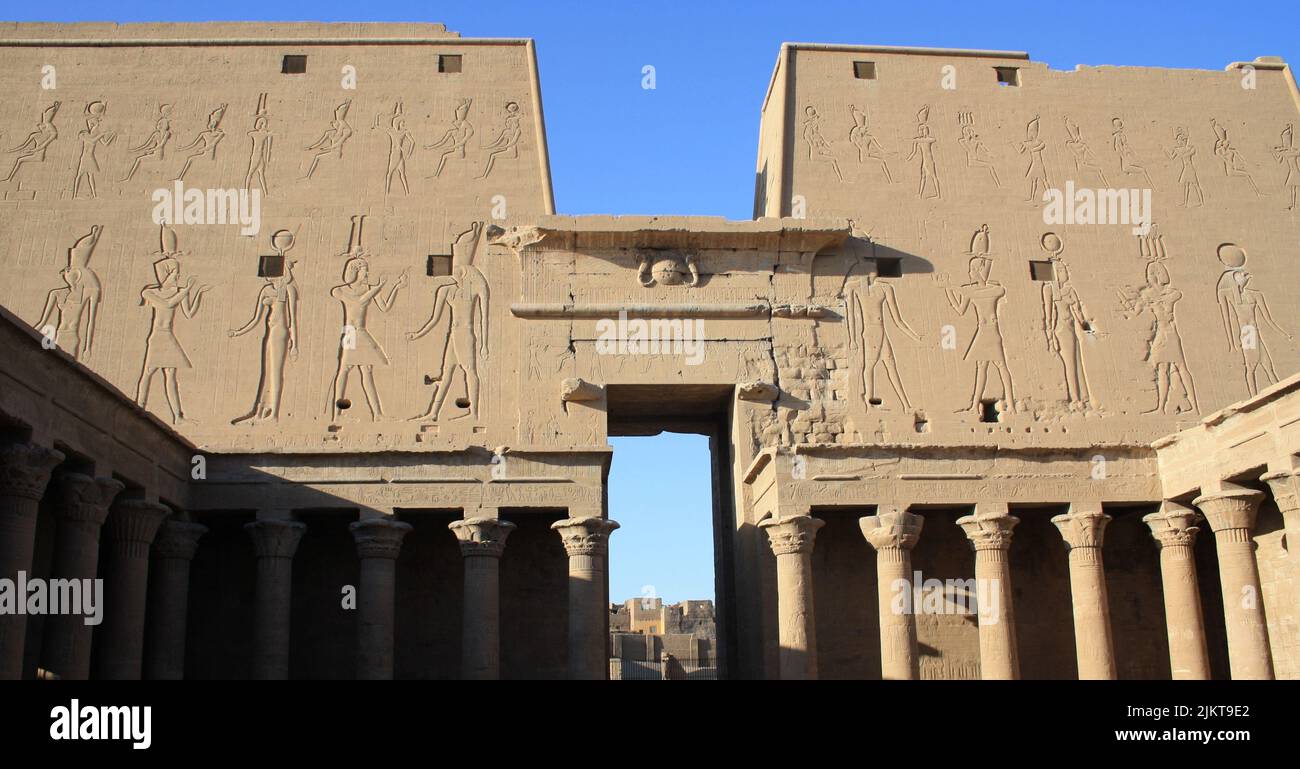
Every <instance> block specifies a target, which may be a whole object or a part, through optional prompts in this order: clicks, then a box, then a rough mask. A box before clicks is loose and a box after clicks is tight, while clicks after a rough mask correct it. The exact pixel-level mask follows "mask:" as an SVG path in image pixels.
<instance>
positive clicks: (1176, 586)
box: [758, 468, 1300, 679]
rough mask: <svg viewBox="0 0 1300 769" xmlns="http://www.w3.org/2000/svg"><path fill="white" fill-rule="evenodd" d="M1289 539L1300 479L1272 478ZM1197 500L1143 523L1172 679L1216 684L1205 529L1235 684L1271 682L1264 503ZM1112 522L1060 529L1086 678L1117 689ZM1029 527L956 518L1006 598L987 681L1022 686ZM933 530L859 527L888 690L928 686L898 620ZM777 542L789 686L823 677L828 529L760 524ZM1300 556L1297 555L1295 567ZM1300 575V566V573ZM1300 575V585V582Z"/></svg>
mask: <svg viewBox="0 0 1300 769" xmlns="http://www.w3.org/2000/svg"><path fill="white" fill-rule="evenodd" d="M1262 480H1264V481H1265V482H1267V483H1268V484H1269V486H1270V487H1271V489H1272V490H1273V497H1274V500H1275V501H1276V503H1277V505H1278V508H1279V509H1280V510H1281V512H1282V514H1283V516H1284V518H1285V522H1286V529H1287V537H1288V542H1290V543H1292V544H1294V543H1300V471H1297V470H1295V469H1293V468H1292V469H1288V470H1285V471H1281V472H1273V473H1269V474H1268V475H1265V476H1264V477H1263V479H1262ZM1217 487H1218V489H1217V490H1216V491H1213V492H1210V493H1206V494H1202V495H1201V496H1199V497H1197V498H1196V499H1195V500H1193V501H1192V505H1194V506H1195V508H1198V509H1199V510H1200V513H1199V514H1198V512H1197V510H1196V509H1193V508H1192V507H1188V506H1186V505H1182V504H1179V503H1177V502H1172V501H1166V502H1164V503H1163V504H1162V505H1161V507H1160V510H1159V511H1158V512H1155V513H1152V514H1150V515H1147V516H1145V517H1144V518H1143V521H1144V522H1145V523H1146V524H1147V526H1148V527H1149V528H1150V529H1151V534H1152V536H1153V537H1154V538H1155V540H1156V542H1157V543H1158V545H1159V548H1160V572H1161V579H1162V584H1163V591H1164V604H1165V619H1166V627H1167V629H1168V636H1169V658H1170V669H1171V671H1172V675H1173V677H1174V678H1175V679H1207V678H1209V677H1210V666H1209V657H1208V653H1207V649H1206V642H1205V624H1204V618H1203V614H1202V611H1201V598H1200V589H1199V587H1198V584H1197V576H1196V562H1195V558H1194V555H1193V549H1192V546H1193V544H1194V543H1195V539H1196V534H1197V532H1198V531H1199V528H1198V527H1197V526H1196V524H1197V523H1198V522H1199V521H1200V520H1201V518H1202V516H1203V517H1204V520H1205V521H1206V522H1207V523H1208V524H1209V526H1210V529H1211V531H1213V532H1214V538H1215V546H1216V550H1217V553H1218V561H1219V580H1220V583H1221V587H1222V593H1223V608H1224V620H1225V625H1226V627H1227V635H1228V659H1229V665H1230V668H1231V674H1232V677H1233V678H1234V679H1271V678H1272V677H1273V661H1272V652H1271V650H1270V648H1269V638H1268V627H1267V623H1266V620H1265V616H1264V605H1263V596H1262V594H1261V592H1260V578H1259V568H1258V564H1257V563H1256V559H1255V544H1254V541H1253V539H1252V537H1251V532H1252V531H1253V530H1254V526H1255V517H1256V514H1257V512H1258V510H1259V505H1260V503H1261V502H1262V501H1263V500H1264V498H1265V495H1264V493H1263V492H1260V491H1256V490H1253V489H1247V488H1242V487H1240V486H1235V485H1233V484H1227V483H1221V484H1217ZM1110 520H1111V517H1110V516H1109V515H1106V514H1105V513H1104V512H1103V511H1102V506H1101V504H1100V503H1099V502H1088V503H1075V504H1072V505H1070V511H1069V513H1067V514H1064V515H1058V516H1055V517H1054V518H1052V523H1053V524H1055V525H1056V527H1057V529H1058V530H1059V531H1060V533H1061V536H1062V538H1063V539H1064V541H1065V545H1066V549H1067V551H1068V557H1069V573H1070V596H1071V603H1072V607H1073V613H1074V633H1075V652H1076V657H1077V662H1078V671H1079V677H1080V678H1081V679H1114V678H1115V677H1116V665H1115V649H1114V643H1113V641H1112V637H1111V621H1110V609H1109V601H1108V597H1107V593H1106V575H1105V566H1104V563H1103V560H1102V543H1103V540H1104V535H1105V530H1106V524H1107V523H1108V522H1109V521H1110ZM1019 522H1020V519H1018V518H1016V517H1015V516H1013V515H1011V514H1010V512H1009V510H1008V506H1007V505H1006V504H997V503H992V504H989V503H980V504H977V505H976V506H975V513H974V514H973V515H968V516H964V517H962V518H959V519H957V524H958V525H959V526H961V528H962V530H963V531H964V532H965V534H966V537H967V539H968V540H969V541H970V544H971V547H972V548H973V550H974V551H975V578H976V581H977V584H979V585H981V590H983V589H984V586H987V589H988V590H991V591H996V596H995V597H996V601H997V611H996V613H991V614H990V613H986V612H985V611H984V607H981V610H980V612H979V613H978V617H979V645H980V671H981V677H983V678H985V679H1015V678H1019V676H1020V662H1019V655H1018V652H1017V649H1016V632H1015V622H1014V610H1013V602H1012V591H1011V568H1010V562H1009V561H1008V558H1007V555H1008V551H1009V549H1010V546H1011V538H1012V532H1013V530H1014V529H1015V527H1016V524H1018V523H1019ZM923 524H924V519H923V518H922V517H921V516H920V515H917V514H915V513H912V512H909V511H907V510H906V509H905V508H903V507H899V506H889V505H881V506H880V507H879V509H878V513H877V514H876V515H873V516H867V517H864V518H862V519H860V520H859V525H860V526H861V529H862V533H863V536H864V537H865V538H866V540H867V542H868V543H870V544H871V546H872V547H873V548H874V549H875V551H876V570H877V589H878V599H877V600H878V604H879V612H880V647H881V654H880V657H881V673H882V676H883V677H884V678H886V679H916V678H918V677H919V675H920V673H919V657H918V653H917V640H916V615H915V607H912V608H911V609H910V610H908V611H902V612H900V611H897V608H896V604H897V602H896V601H895V600H894V597H895V596H894V586H895V584H896V583H897V581H898V580H903V581H905V582H906V583H907V584H909V585H910V584H911V583H912V580H913V575H912V565H911V551H912V548H913V547H914V546H915V545H916V543H917V541H918V539H919V538H920V534H921V529H922V526H923ZM758 525H759V527H760V528H762V529H764V530H765V531H766V532H767V534H768V539H769V543H770V545H771V548H772V552H773V553H774V554H775V555H776V561H777V593H778V595H777V614H778V636H779V642H780V653H779V666H780V676H781V677H782V678H788V679H810V678H816V677H817V643H816V638H815V632H816V627H815V622H814V617H813V606H814V604H813V585H812V552H813V546H814V542H815V540H816V536H817V530H818V529H820V528H821V526H822V525H823V522H822V521H820V520H818V519H816V518H813V517H811V516H810V515H807V514H795V515H785V516H775V517H769V518H767V519H765V520H763V521H761V522H760V523H759V524H758ZM1293 557H1294V556H1293ZM1295 568H1297V569H1298V570H1300V562H1298V563H1297V564H1296V565H1295ZM1297 576H1300V574H1298V575H1297Z"/></svg>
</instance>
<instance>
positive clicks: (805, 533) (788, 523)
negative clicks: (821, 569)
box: [758, 515, 826, 681]
mask: <svg viewBox="0 0 1300 769" xmlns="http://www.w3.org/2000/svg"><path fill="white" fill-rule="evenodd" d="M825 525H826V522H825V521H822V520H819V519H817V518H813V517H811V516H809V515H784V516H775V517H772V518H766V519H764V520H762V521H760V522H759V524H758V527H759V528H760V529H764V530H766V531H767V538H768V542H769V544H770V545H771V546H772V552H773V553H775V554H776V607H777V636H778V638H779V640H780V644H781V652H780V657H779V660H780V662H779V670H780V675H781V679H782V680H794V681H803V680H810V681H811V680H816V678H817V626H816V624H817V623H816V617H815V615H814V608H813V580H812V551H813V544H814V542H815V540H816V538H817V530H818V529H820V528H821V527H822V526H825Z"/></svg>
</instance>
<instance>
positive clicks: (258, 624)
mask: <svg viewBox="0 0 1300 769" xmlns="http://www.w3.org/2000/svg"><path fill="white" fill-rule="evenodd" d="M244 529H245V530H246V531H248V534H249V536H250V537H252V539H253V553H254V554H255V555H256V556H257V593H256V598H255V599H254V600H255V604H254V607H253V678H256V679H263V680H267V679H285V678H288V677H289V619H290V617H289V611H290V608H291V605H292V599H293V555H294V553H296V552H297V551H298V543H299V542H301V541H302V535H303V534H305V533H306V531H307V525H306V524H305V523H300V522H298V521H291V520H284V519H265V520H260V521H253V522H252V523H249V524H245V525H244Z"/></svg>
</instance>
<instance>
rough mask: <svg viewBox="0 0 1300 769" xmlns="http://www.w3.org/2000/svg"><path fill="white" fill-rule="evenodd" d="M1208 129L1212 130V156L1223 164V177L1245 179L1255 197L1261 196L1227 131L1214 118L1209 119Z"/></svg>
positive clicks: (1244, 160)
mask: <svg viewBox="0 0 1300 769" xmlns="http://www.w3.org/2000/svg"><path fill="white" fill-rule="evenodd" d="M1210 127H1211V128H1213V129H1214V154H1215V156H1217V157H1218V158H1219V162H1221V163H1223V175H1224V176H1227V177H1233V176H1237V177H1241V178H1243V179H1245V180H1246V181H1247V182H1248V183H1249V184H1250V188H1251V189H1252V190H1254V191H1255V194H1256V195H1257V196H1258V195H1262V194H1263V193H1261V192H1260V191H1259V187H1258V186H1256V185H1255V177H1253V176H1251V175H1250V171H1249V170H1248V169H1247V167H1246V159H1245V158H1243V157H1242V156H1241V153H1240V152H1238V151H1237V148H1236V147H1234V146H1232V142H1231V141H1230V140H1229V139H1228V129H1226V128H1224V127H1223V126H1221V125H1219V121H1217V120H1215V119H1214V118H1210Z"/></svg>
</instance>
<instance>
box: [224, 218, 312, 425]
mask: <svg viewBox="0 0 1300 769" xmlns="http://www.w3.org/2000/svg"><path fill="white" fill-rule="evenodd" d="M293 244H294V235H293V233H291V232H289V231H288V230H279V231H277V232H276V233H274V234H273V235H271V247H272V248H274V249H275V252H276V254H277V255H278V256H279V257H280V259H281V260H282V261H283V263H284V272H283V274H281V275H279V276H275V277H268V278H266V282H265V283H264V284H263V285H262V288H261V289H259V290H258V292H257V299H256V306H255V307H254V310H253V317H252V318H251V319H249V321H248V322H247V323H245V324H244V325H243V326H241V327H240V328H234V329H230V330H229V331H228V332H226V333H227V334H228V335H229V336H231V337H232V338H233V337H237V336H243V335H244V334H247V333H248V332H249V331H252V330H253V328H254V327H256V326H257V325H258V324H259V323H260V324H261V325H262V327H263V333H262V368H261V378H260V379H259V380H258V383H257V397H256V398H254V399H253V408H252V409H251V410H250V411H249V412H248V413H247V414H245V415H244V416H241V417H237V418H235V419H232V420H231V421H230V423H231V424H232V425H237V424H240V423H241V422H248V423H249V424H260V423H262V422H268V421H269V422H275V421H278V420H279V419H280V399H281V397H282V395H283V394H284V364H285V361H286V359H288V358H290V357H292V358H293V360H297V359H298V287H297V286H296V285H294V282H293V266H294V264H296V262H294V261H291V260H289V259H287V258H286V257H285V253H286V252H287V251H288V250H289V249H291V248H293Z"/></svg>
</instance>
